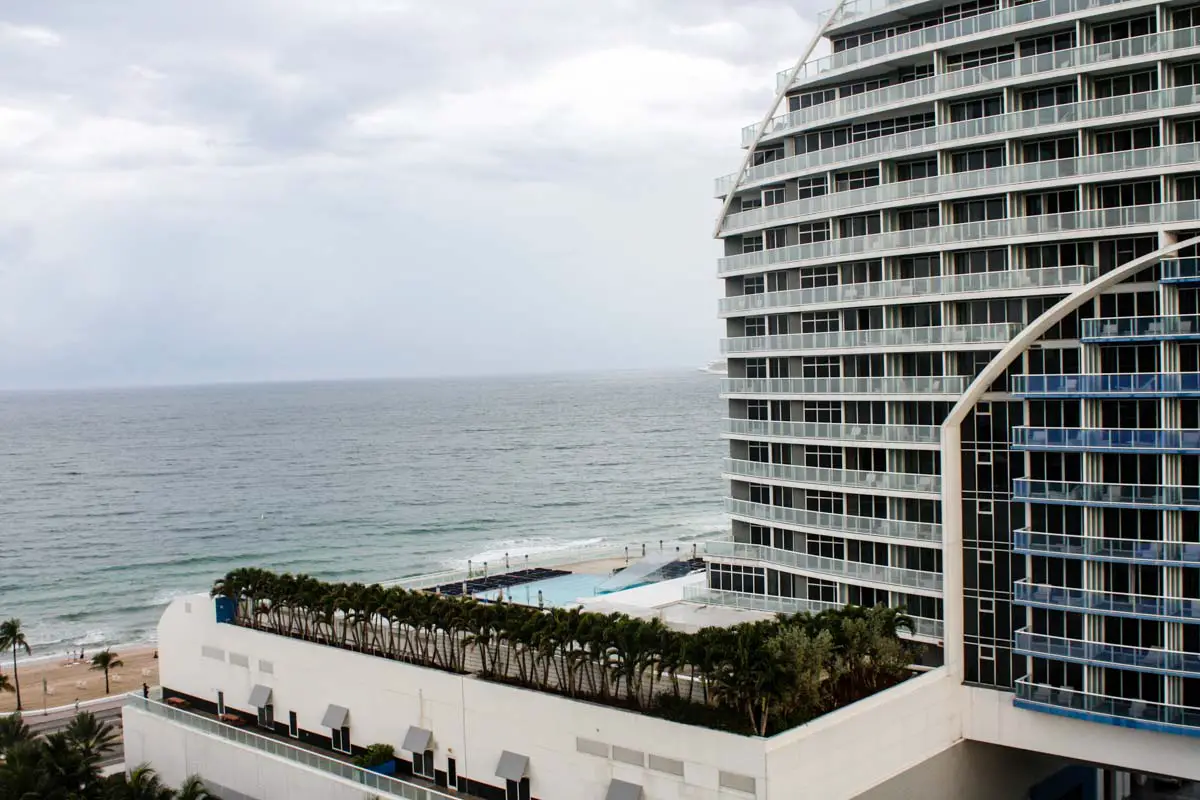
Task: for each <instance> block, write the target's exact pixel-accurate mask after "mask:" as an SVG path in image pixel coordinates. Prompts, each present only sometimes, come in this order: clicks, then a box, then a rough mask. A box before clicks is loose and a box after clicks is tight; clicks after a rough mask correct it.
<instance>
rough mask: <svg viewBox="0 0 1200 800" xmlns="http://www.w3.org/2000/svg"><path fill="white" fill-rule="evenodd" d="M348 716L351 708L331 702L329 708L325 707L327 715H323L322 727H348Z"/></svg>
mask: <svg viewBox="0 0 1200 800" xmlns="http://www.w3.org/2000/svg"><path fill="white" fill-rule="evenodd" d="M348 716H350V709H348V708H343V707H342V706H335V705H333V704H332V703H331V704H330V705H329V708H327V709H325V716H323V717H321V727H322V728H344V727H346V717H348Z"/></svg>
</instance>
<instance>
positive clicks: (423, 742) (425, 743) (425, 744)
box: [400, 725, 433, 753]
mask: <svg viewBox="0 0 1200 800" xmlns="http://www.w3.org/2000/svg"><path fill="white" fill-rule="evenodd" d="M431 741H433V733H432V732H430V731H427V730H425V729H424V728H418V727H417V726H416V725H411V726H409V729H408V733H406V734H404V744H402V745H400V749H401V750H407V751H408V752H410V753H424V752H425V751H426V750H428V749H429V743H430V742H431Z"/></svg>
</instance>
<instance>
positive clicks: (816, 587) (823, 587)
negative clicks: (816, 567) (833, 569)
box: [808, 578, 838, 603]
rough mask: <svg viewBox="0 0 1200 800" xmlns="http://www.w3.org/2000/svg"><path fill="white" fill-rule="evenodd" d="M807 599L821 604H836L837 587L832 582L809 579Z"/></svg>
mask: <svg viewBox="0 0 1200 800" xmlns="http://www.w3.org/2000/svg"><path fill="white" fill-rule="evenodd" d="M808 599H809V600H817V601H819V602H822V603H836V602H838V585H837V584H836V583H834V582H833V581H822V580H818V579H817V578H809V579H808Z"/></svg>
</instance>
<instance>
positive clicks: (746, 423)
mask: <svg viewBox="0 0 1200 800" xmlns="http://www.w3.org/2000/svg"><path fill="white" fill-rule="evenodd" d="M723 427H724V432H725V433H727V434H730V435H733V436H745V437H756V438H764V439H823V440H828V441H835V442H849V443H857V442H877V443H881V444H903V445H933V446H936V445H937V444H938V443H939V442H940V441H941V439H942V429H941V428H939V427H938V426H936V425H866V424H858V423H853V422H850V423H845V424H842V423H833V422H778V421H768V420H757V419H726V420H724V425H723ZM1197 434H1198V435H1200V431H1198V432H1197Z"/></svg>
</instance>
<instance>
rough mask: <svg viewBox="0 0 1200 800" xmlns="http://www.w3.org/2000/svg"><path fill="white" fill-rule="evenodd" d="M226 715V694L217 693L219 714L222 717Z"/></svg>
mask: <svg viewBox="0 0 1200 800" xmlns="http://www.w3.org/2000/svg"><path fill="white" fill-rule="evenodd" d="M224 713H225V693H224V692H217V714H218V715H221V714H224Z"/></svg>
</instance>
